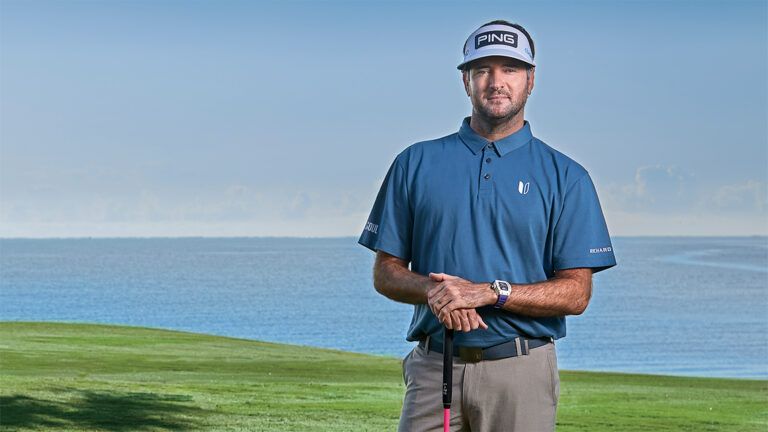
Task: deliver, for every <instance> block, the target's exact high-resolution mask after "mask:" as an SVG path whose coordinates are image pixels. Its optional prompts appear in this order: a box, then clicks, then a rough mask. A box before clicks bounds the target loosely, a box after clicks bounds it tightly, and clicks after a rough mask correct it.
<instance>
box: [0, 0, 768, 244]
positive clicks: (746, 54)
mask: <svg viewBox="0 0 768 432" xmlns="http://www.w3.org/2000/svg"><path fill="white" fill-rule="evenodd" d="M496 18H504V19H508V20H510V21H515V22H519V23H521V24H523V25H525V26H526V28H527V29H528V30H529V31H530V32H531V34H532V36H533V38H534V41H535V44H536V60H537V65H538V67H537V72H536V88H535V90H534V92H533V95H532V96H531V98H530V99H529V102H528V106H527V109H526V116H527V119H528V120H529V121H530V122H531V126H532V130H533V132H534V135H536V136H537V137H539V138H540V139H542V140H544V141H545V142H547V143H548V144H549V145H551V146H553V147H555V148H557V149H559V150H560V151H562V152H564V153H565V154H567V155H569V156H571V157H572V158H574V159H575V160H576V161H578V162H579V163H581V164H582V165H584V166H585V167H586V168H587V169H588V170H589V172H590V174H591V175H592V178H593V179H594V181H595V184H596V186H597V189H598V192H599V195H600V199H601V202H602V205H603V210H604V212H605V214H606V218H607V222H608V226H609V229H610V231H611V233H612V234H613V235H752V234H763V235H765V234H768V187H767V184H768V126H766V118H767V117H768V86H767V84H766V77H767V76H768V29H767V24H766V23H768V7H767V6H766V2H764V1H754V2H747V1H730V2H706V1H695V2H683V1H671V2H639V1H624V2H601V1H588V2H562V3H560V2H517V1H515V2H512V1H505V2H493V1H482V2H456V3H449V2H378V3H375V2H312V3H310V2H255V1H253V2H236V1H146V2H144V1H87V2H86V1H77V2H76V1H63V0H62V1H51V2H42V1H12V0H2V1H1V2H0V236H3V237H20V236H21V237H69V236H184V235H203V236H233V235H243V236H262V235H275V236H283V235H290V236H336V235H358V234H359V232H360V231H361V229H362V227H363V224H364V223H365V220H366V217H367V214H368V211H369V210H370V207H371V205H372V203H373V200H374V197H375V194H376V191H377V189H378V186H379V184H380V182H381V180H382V178H383V176H384V174H385V172H386V169H387V168H388V166H389V164H390V163H391V161H392V159H393V158H394V156H395V155H396V154H397V153H398V152H400V151H401V150H402V149H403V148H405V147H406V146H408V145H410V144H411V143H413V142H416V141H419V140H424V139H429V138H435V137H439V136H443V135H446V134H449V133H452V132H454V131H456V130H457V129H458V126H459V124H460V121H461V119H462V118H463V117H464V116H466V115H468V114H469V112H470V104H469V101H468V99H467V97H466V96H465V95H464V93H463V92H462V87H461V83H460V76H459V73H458V71H457V70H456V68H455V66H456V64H458V62H459V60H460V57H461V46H462V44H463V42H464V40H465V38H466V37H467V35H468V34H469V33H471V32H472V31H473V30H474V29H475V28H476V27H477V26H478V25H480V24H482V23H483V22H486V21H489V20H492V19H496Z"/></svg>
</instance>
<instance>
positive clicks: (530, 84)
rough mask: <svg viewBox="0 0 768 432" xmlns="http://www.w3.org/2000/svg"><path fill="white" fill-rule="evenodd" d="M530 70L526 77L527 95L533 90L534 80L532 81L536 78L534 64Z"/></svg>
mask: <svg viewBox="0 0 768 432" xmlns="http://www.w3.org/2000/svg"><path fill="white" fill-rule="evenodd" d="M530 71H531V72H530V75H529V77H528V95H530V94H531V92H532V91H533V82H534V81H535V79H536V67H535V66H534V67H532V68H531V69H530Z"/></svg>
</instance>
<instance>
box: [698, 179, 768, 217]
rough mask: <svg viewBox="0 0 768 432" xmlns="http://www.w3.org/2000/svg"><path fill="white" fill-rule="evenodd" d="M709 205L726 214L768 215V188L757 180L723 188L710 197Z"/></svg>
mask: <svg viewBox="0 0 768 432" xmlns="http://www.w3.org/2000/svg"><path fill="white" fill-rule="evenodd" d="M707 204H709V207H713V208H716V209H718V210H720V211H726V212H735V211H743V212H758V213H767V212H768V187H767V186H766V182H760V181H756V180H748V181H746V182H744V183H739V184H734V185H725V186H721V187H719V188H718V189H716V190H715V191H714V192H713V193H712V194H711V195H709V199H708V203H707Z"/></svg>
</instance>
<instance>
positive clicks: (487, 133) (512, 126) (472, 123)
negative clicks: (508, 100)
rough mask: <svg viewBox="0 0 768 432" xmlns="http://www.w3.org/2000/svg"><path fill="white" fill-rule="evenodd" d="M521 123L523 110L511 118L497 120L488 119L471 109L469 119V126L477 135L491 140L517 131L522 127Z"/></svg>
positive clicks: (496, 139)
mask: <svg viewBox="0 0 768 432" xmlns="http://www.w3.org/2000/svg"><path fill="white" fill-rule="evenodd" d="M523 124H524V120H523V110H520V112H518V113H517V114H516V115H515V116H513V117H511V118H505V119H499V120H496V119H489V118H487V117H484V116H482V115H479V114H478V112H477V111H473V112H472V117H471V118H470V119H469V127H471V128H472V130H474V131H475V132H477V134H478V135H480V136H482V137H483V138H485V139H487V140H488V141H491V142H494V141H498V140H500V139H502V138H505V137H508V136H510V135H512V134H513V133H515V132H517V131H519V130H520V129H521V128H522V127H523Z"/></svg>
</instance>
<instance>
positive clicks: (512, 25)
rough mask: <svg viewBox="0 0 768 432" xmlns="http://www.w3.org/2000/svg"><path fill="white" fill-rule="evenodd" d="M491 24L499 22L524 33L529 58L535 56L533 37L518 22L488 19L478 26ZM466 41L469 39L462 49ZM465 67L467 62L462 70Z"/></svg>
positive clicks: (465, 68) (466, 67)
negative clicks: (529, 52) (529, 53)
mask: <svg viewBox="0 0 768 432" xmlns="http://www.w3.org/2000/svg"><path fill="white" fill-rule="evenodd" d="M493 24H501V25H505V26H509V27H512V28H515V29H517V30H519V31H520V33H522V34H524V35H525V37H526V39H528V45H530V46H531V58H535V57H536V48H535V47H534V46H533V38H532V37H531V34H530V33H528V30H526V29H525V27H523V26H521V25H520V24H517V23H511V22H509V21H507V20H493V21H489V22H487V23H485V24H483V25H481V26H480V27H485V26H487V25H493ZM480 27H478V28H480ZM467 43H469V39H467V41H466V42H464V47H463V49H466V48H467ZM462 52H463V51H462ZM531 67H533V66H529V67H528V68H529V69H530V68H531ZM467 69H469V64H466V65H464V67H463V68H462V70H463V71H464V70H467Z"/></svg>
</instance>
